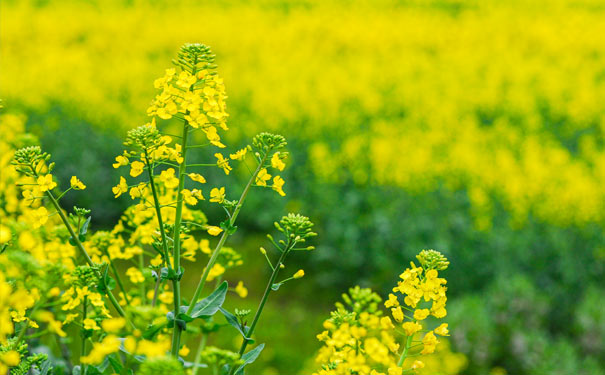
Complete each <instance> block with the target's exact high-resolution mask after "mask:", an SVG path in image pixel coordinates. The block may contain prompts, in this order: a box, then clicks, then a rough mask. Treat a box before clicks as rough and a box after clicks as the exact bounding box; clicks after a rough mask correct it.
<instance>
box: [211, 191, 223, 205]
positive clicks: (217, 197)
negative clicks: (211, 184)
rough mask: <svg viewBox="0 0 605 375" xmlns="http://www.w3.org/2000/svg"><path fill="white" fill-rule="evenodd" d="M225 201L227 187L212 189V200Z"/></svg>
mask: <svg viewBox="0 0 605 375" xmlns="http://www.w3.org/2000/svg"><path fill="white" fill-rule="evenodd" d="M224 201H225V188H224V187H222V188H220V189H218V188H213V189H212V190H210V202H216V203H223V202H224Z"/></svg>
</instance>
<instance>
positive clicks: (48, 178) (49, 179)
mask: <svg viewBox="0 0 605 375" xmlns="http://www.w3.org/2000/svg"><path fill="white" fill-rule="evenodd" d="M36 182H37V183H38V186H39V188H40V191H48V190H52V189H54V188H55V187H56V186H57V183H56V182H54V181H53V175H52V174H47V175H45V176H40V177H38V180H37V181H36Z"/></svg>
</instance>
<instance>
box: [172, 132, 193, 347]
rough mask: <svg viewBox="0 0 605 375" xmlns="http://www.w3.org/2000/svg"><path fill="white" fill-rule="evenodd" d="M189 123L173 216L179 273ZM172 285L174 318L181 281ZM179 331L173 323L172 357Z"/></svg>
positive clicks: (178, 345)
mask: <svg viewBox="0 0 605 375" xmlns="http://www.w3.org/2000/svg"><path fill="white" fill-rule="evenodd" d="M188 130H189V125H188V123H187V121H185V123H184V125H183V145H182V146H181V147H182V148H181V149H182V153H183V155H182V157H183V161H182V162H181V165H180V166H179V187H178V190H177V195H176V201H177V202H176V214H175V217H174V235H173V241H174V248H173V254H172V256H173V258H174V270H175V271H176V272H177V273H179V272H181V220H182V216H183V188H184V186H185V172H186V171H187V137H188V135H189V131H188ZM172 285H173V293H174V317H175V319H176V318H177V317H178V315H179V309H180V306H181V282H180V280H179V279H178V278H176V279H174V280H172ZM181 332H182V329H181V327H180V326H179V325H178V324H175V325H174V330H173V333H172V355H173V356H174V357H177V356H178V353H179V347H180V344H181Z"/></svg>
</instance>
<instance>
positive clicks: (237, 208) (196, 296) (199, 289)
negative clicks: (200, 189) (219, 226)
mask: <svg viewBox="0 0 605 375" xmlns="http://www.w3.org/2000/svg"><path fill="white" fill-rule="evenodd" d="M266 159H267V156H266V155H265V157H263V159H262V160H261V161H260V163H259V164H258V167H256V170H255V171H254V173H253V174H252V177H250V180H249V181H248V183H247V184H246V187H244V191H242V195H241V196H240V198H239V200H238V201H237V206H235V210H234V211H233V214H232V215H231V219H230V220H229V226H231V227H232V226H233V225H235V220H236V219H237V216H238V215H239V212H240V211H241V209H242V205H243V204H244V200H245V199H246V196H248V192H249V191H250V187H252V183H253V182H254V181H255V180H256V176H257V175H258V172H259V171H260V170H261V168H262V167H263V164H264V163H265V161H266ZM228 236H229V233H228V231H224V232H223V234H222V236H221V238H220V239H219V241H218V244H217V245H216V247H215V248H214V251H213V252H212V255H211V256H210V259H209V260H208V264H207V265H206V268H205V269H204V272H203V273H202V277H201V279H200V281H199V282H198V284H197V287H196V288H195V292H194V293H193V298H191V303H190V304H189V308H188V309H187V314H191V311H193V307H194V305H195V303H196V302H197V301H198V300H199V298H200V296H201V295H202V291H203V290H204V285H206V279H208V274H210V270H211V269H212V267H214V264H215V263H216V260H217V259H218V256H219V254H220V252H221V250H222V248H223V245H224V244H225V241H227V237H228Z"/></svg>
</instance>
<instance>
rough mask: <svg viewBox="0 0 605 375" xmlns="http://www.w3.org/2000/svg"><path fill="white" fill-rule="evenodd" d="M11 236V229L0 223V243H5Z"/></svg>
mask: <svg viewBox="0 0 605 375" xmlns="http://www.w3.org/2000/svg"><path fill="white" fill-rule="evenodd" d="M11 238H12V234H11V230H10V229H8V227H5V226H4V225H0V243H7V242H8V241H10V240H11Z"/></svg>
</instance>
